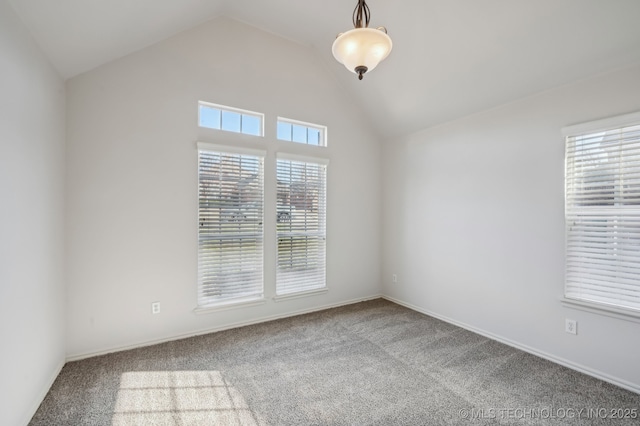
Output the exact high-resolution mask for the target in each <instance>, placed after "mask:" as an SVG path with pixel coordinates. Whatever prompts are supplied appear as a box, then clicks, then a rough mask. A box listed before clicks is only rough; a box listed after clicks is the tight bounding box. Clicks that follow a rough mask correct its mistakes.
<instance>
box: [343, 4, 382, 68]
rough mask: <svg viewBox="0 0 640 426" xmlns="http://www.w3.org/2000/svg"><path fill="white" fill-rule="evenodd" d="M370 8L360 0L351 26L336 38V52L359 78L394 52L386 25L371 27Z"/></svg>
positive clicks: (354, 11)
mask: <svg viewBox="0 0 640 426" xmlns="http://www.w3.org/2000/svg"><path fill="white" fill-rule="evenodd" d="M370 16H371V12H370V11H369V6H367V2H366V1H365V0H358V4H357V5H356V8H355V9H354V10H353V26H354V27H355V28H354V29H352V30H349V31H347V32H345V33H340V34H338V37H336V40H335V41H334V42H333V47H332V49H331V50H332V51H333V56H334V57H335V58H336V60H337V61H338V62H340V63H341V64H344V66H345V67H346V68H347V69H348V70H349V71H351V72H353V73H356V74H358V79H359V80H362V76H363V75H364V73H366V72H367V71H371V70H373V69H374V68H375V67H376V66H378V64H379V63H380V62H381V61H382V60H383V59H384V58H386V57H387V56H389V53H390V52H391V47H392V46H393V44H392V43H391V38H390V37H389V36H388V35H387V29H386V28H385V27H378V28H376V29H373V28H369V18H370Z"/></svg>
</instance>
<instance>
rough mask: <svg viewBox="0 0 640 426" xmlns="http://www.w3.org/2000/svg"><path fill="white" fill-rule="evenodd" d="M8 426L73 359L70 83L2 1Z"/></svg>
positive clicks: (22, 418) (1, 389)
mask: <svg viewBox="0 0 640 426" xmlns="http://www.w3.org/2000/svg"><path fill="white" fill-rule="evenodd" d="M0 70H1V75H0V77H1V78H0V94H1V95H0V341H1V342H2V344H1V346H2V349H1V350H0V395H2V397H0V424H3V425H20V424H26V423H27V422H28V421H29V419H30V418H31V416H32V415H33V413H34V412H35V410H36V408H37V407H38V405H39V404H40V402H41V401H42V398H43V397H44V395H45V393H46V392H47V390H48V388H49V386H50V385H51V383H52V381H53V379H54V378H55V376H56V375H57V373H58V372H59V369H60V368H61V367H62V363H63V362H64V356H65V332H64V329H65V321H64V303H65V295H64V294H65V289H64V282H63V266H64V263H63V254H64V241H63V235H64V233H63V231H64V230H63V227H64V139H65V133H64V126H65V119H64V113H65V104H64V83H63V81H62V80H61V79H60V77H59V76H58V75H57V73H56V72H55V71H54V70H53V68H52V67H51V65H50V64H49V63H48V61H47V60H46V59H45V57H44V55H43V54H42V53H41V52H40V50H39V49H38V47H37V46H36V45H35V43H34V42H33V41H32V39H31V37H30V35H29V33H28V31H27V30H26V29H25V28H24V27H23V25H22V23H21V21H20V20H19V18H18V17H17V16H16V15H15V13H14V12H13V10H12V8H11V7H10V6H9V5H8V4H7V3H6V2H5V1H4V0H0Z"/></svg>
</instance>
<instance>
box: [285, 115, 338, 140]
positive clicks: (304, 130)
mask: <svg viewBox="0 0 640 426" xmlns="http://www.w3.org/2000/svg"><path fill="white" fill-rule="evenodd" d="M326 135H327V128H326V127H325V126H320V125H317V124H311V123H303V122H301V121H295V120H290V119H288V118H282V117H278V139H280V140H282V141H290V142H297V143H303V144H307V145H315V146H327V140H326Z"/></svg>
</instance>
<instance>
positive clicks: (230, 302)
mask: <svg viewBox="0 0 640 426" xmlns="http://www.w3.org/2000/svg"><path fill="white" fill-rule="evenodd" d="M196 145H197V155H198V195H197V200H198V205H199V206H198V221H197V226H198V231H197V235H198V250H197V252H198V270H197V275H198V282H197V297H196V308H195V309H194V312H195V313H206V312H210V311H218V310H225V309H231V308H235V307H238V306H249V305H251V306H252V305H258V304H262V303H264V302H265V301H266V299H265V267H264V266H265V226H264V224H265V220H264V219H265V214H264V213H265V162H266V159H267V151H266V150H260V149H251V148H244V147H237V146H233V145H219V144H212V143H208V142H197V143H196ZM203 151H204V152H211V153H216V154H227V155H239V156H242V155H246V156H253V157H257V158H258V159H259V161H260V169H261V176H260V178H261V182H260V185H261V194H260V196H261V200H260V203H261V212H262V217H261V218H260V226H261V229H260V231H261V232H260V233H261V237H260V242H259V244H260V256H259V260H258V264H259V269H260V286H261V292H260V294H258V295H256V296H238V297H229V298H226V299H221V300H218V301H216V300H213V299H212V298H209V299H205V298H203V297H201V295H202V292H203V291H204V287H205V285H204V283H203V281H202V270H201V252H200V250H201V248H200V244H201V238H202V235H201V231H200V227H201V217H200V215H201V209H200V202H201V197H200V184H201V178H200V163H201V152H203ZM239 235H241V234H239Z"/></svg>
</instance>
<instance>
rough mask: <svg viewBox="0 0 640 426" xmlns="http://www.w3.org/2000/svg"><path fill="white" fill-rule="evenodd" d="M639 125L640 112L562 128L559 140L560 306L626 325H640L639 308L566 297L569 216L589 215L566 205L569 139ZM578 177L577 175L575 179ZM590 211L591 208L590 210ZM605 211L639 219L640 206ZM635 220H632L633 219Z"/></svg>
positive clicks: (613, 215) (612, 215) (586, 209)
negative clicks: (562, 274) (562, 157)
mask: <svg viewBox="0 0 640 426" xmlns="http://www.w3.org/2000/svg"><path fill="white" fill-rule="evenodd" d="M638 125H640V112H634V113H631V114H625V115H620V116H615V117H609V118H605V119H601V120H595V121H590V122H586V123H581V124H577V125H572V126H567V127H565V128H563V129H562V132H561V133H562V136H563V138H564V144H565V177H564V191H565V192H564V198H565V206H564V213H565V253H566V256H567V258H566V259H565V278H564V285H563V296H562V297H561V299H560V300H561V303H562V304H563V306H565V307H568V308H572V309H579V310H584V311H587V312H592V313H596V314H601V315H606V316H610V317H614V318H618V319H623V320H628V321H632V322H640V308H638V309H636V308H631V307H625V306H622V305H618V304H612V303H607V302H599V301H594V300H588V299H584V298H576V297H571V296H567V286H568V275H567V273H568V272H567V268H568V255H569V253H570V248H569V239H570V218H569V215H570V214H573V215H574V216H575V215H576V214H580V212H581V211H583V212H584V213H582V214H587V213H588V212H589V208H588V207H587V208H584V207H583V209H582V210H580V209H577V208H576V207H575V206H572V205H570V203H569V201H568V195H569V194H568V192H569V190H568V179H569V178H570V177H571V176H569V173H570V171H569V148H570V139H571V138H574V139H575V138H578V137H580V136H587V135H593V134H597V133H601V132H607V131H608V132H611V131H614V130H622V129H624V128H627V127H632V126H638ZM574 176H577V175H574ZM614 176H616V180H619V179H620V178H619V177H618V176H619V175H618V174H617V173H616V174H615V175H614ZM589 207H592V206H589ZM593 210H596V208H593V207H592V211H593ZM604 210H607V211H611V212H618V213H617V216H620V214H621V213H620V212H625V213H627V212H629V211H631V212H632V214H633V215H636V214H638V217H639V218H640V206H638V208H637V209H636V208H635V207H634V208H628V207H626V206H620V207H619V208H617V209H614V208H611V207H609V208H608V209H600V210H599V211H598V212H599V213H600V212H602V211H604ZM617 216H616V214H615V213H613V214H611V215H609V216H608V217H612V218H614V217H617ZM634 217H635V216H634ZM638 277H640V272H639V273H638Z"/></svg>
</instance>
